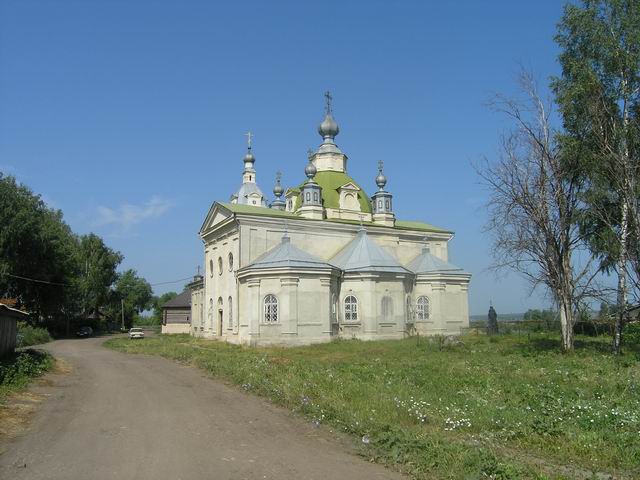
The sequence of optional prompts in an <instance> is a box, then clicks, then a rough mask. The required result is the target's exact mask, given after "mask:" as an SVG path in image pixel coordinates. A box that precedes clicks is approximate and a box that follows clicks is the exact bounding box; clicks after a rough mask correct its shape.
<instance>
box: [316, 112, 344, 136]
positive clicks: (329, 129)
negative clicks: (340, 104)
mask: <svg viewBox="0 0 640 480" xmlns="http://www.w3.org/2000/svg"><path fill="white" fill-rule="evenodd" d="M318 133H319V134H320V135H321V136H322V138H323V139H325V140H328V139H331V140H333V139H334V138H335V137H336V135H338V133H340V127H338V124H337V123H336V121H335V120H334V119H333V116H332V115H331V114H330V113H327V115H326V116H325V117H324V120H323V121H322V123H321V124H320V126H319V127H318Z"/></svg>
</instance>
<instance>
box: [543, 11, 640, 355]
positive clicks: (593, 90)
mask: <svg viewBox="0 0 640 480" xmlns="http://www.w3.org/2000/svg"><path fill="white" fill-rule="evenodd" d="M556 41H557V43H558V44H559V46H560V48H561V49H562V51H561V54H560V57H559V60H560V64H561V66H562V76H561V77H560V78H557V79H555V81H554V82H553V88H554V90H555V93H556V99H557V102H558V104H559V106H560V111H561V113H562V118H563V122H564V128H565V131H566V133H565V134H564V135H562V137H561V139H560V141H561V144H562V148H563V151H564V152H565V155H566V156H567V157H570V158H573V159H574V160H575V161H577V162H580V164H581V166H582V169H583V171H584V172H585V174H586V176H587V178H588V189H587V190H586V192H585V195H584V200H585V201H586V202H587V208H586V209H585V211H584V218H583V222H582V228H583V231H584V232H585V233H586V234H587V235H588V236H589V246H590V248H591V250H592V252H593V253H594V254H595V255H596V256H597V257H598V258H599V260H600V269H601V270H602V271H605V272H610V271H614V272H615V273H616V274H617V278H618V283H617V288H616V297H617V305H618V314H617V316H616V321H615V328H614V335H613V351H614V352H615V353H619V352H620V347H621V343H622V330H623V326H624V321H625V318H626V313H627V309H626V308H625V306H626V305H627V301H628V296H629V290H630V288H631V289H633V290H634V291H635V293H636V294H637V293H638V289H639V288H640V281H639V279H640V257H639V253H640V202H639V198H640V181H639V178H638V175H639V174H640V123H639V118H640V116H639V115H640V2H638V1H637V0H583V2H582V4H581V5H574V4H568V5H567V6H566V7H565V10H564V15H563V17H562V19H561V21H560V24H559V25H558V34H557V36H556ZM629 283H631V285H629Z"/></svg>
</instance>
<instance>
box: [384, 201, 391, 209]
mask: <svg viewBox="0 0 640 480" xmlns="http://www.w3.org/2000/svg"><path fill="white" fill-rule="evenodd" d="M384 206H385V208H386V209H387V210H391V208H390V207H391V204H390V203H389V200H385V201H384Z"/></svg>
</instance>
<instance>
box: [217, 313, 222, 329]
mask: <svg viewBox="0 0 640 480" xmlns="http://www.w3.org/2000/svg"><path fill="white" fill-rule="evenodd" d="M218 335H222V309H220V310H218Z"/></svg>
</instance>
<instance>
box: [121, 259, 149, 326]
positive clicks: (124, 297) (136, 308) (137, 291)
mask: <svg viewBox="0 0 640 480" xmlns="http://www.w3.org/2000/svg"><path fill="white" fill-rule="evenodd" d="M152 298H153V291H152V289H151V285H149V282H147V281H146V280H145V279H144V278H142V277H139V276H138V274H137V272H136V271H135V270H132V269H129V270H126V271H125V272H122V273H120V274H119V275H118V278H117V279H116V282H115V288H114V290H113V295H112V302H111V309H110V313H111V316H112V318H119V313H120V309H121V308H122V307H124V318H125V324H126V325H127V326H128V327H130V326H131V325H132V322H133V319H134V317H135V316H136V315H140V313H142V312H143V311H144V310H147V309H149V308H150V307H151V300H152Z"/></svg>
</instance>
